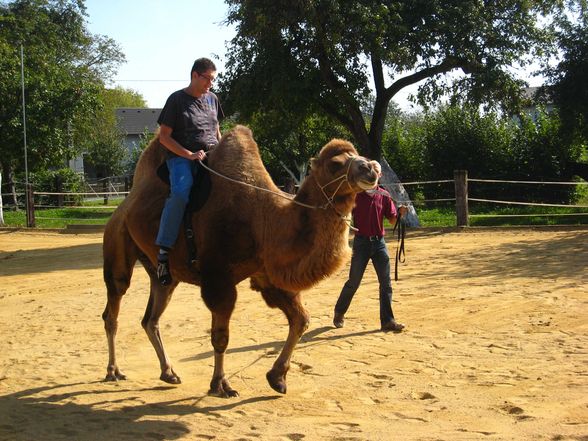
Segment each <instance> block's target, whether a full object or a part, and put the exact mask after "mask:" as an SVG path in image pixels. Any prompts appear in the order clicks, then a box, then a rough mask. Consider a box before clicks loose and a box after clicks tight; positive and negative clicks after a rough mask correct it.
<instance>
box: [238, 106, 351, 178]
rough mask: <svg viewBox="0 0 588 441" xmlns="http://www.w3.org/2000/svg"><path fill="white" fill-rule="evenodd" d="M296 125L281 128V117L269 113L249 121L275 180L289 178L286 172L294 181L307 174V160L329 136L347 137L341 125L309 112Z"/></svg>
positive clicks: (263, 113) (258, 114)
mask: <svg viewBox="0 0 588 441" xmlns="http://www.w3.org/2000/svg"><path fill="white" fill-rule="evenodd" d="M297 124H298V125H297V126H294V125H292V121H290V123H289V124H288V128H287V129H286V128H285V127H284V122H283V119H281V118H277V117H275V115H272V114H270V113H269V112H258V113H256V114H254V115H253V116H252V118H251V120H250V121H249V126H250V127H251V129H252V130H253V133H254V136H255V139H256V141H257V143H258V144H259V148H260V152H261V156H262V159H263V162H264V164H265V165H266V167H267V169H268V171H269V172H270V174H271V175H272V176H273V177H274V179H276V180H277V182H278V183H284V182H285V181H286V180H288V175H289V173H288V171H290V173H293V174H295V176H292V175H290V177H292V178H294V179H295V181H297V183H300V182H299V181H300V180H301V179H302V178H304V176H305V175H306V170H307V166H308V164H309V162H310V159H311V158H312V157H313V156H315V155H317V154H318V152H319V150H320V149H321V148H322V147H323V146H324V145H325V144H326V143H327V142H329V141H330V140H331V139H332V138H336V137H338V138H349V134H348V133H347V132H346V131H345V130H344V129H343V128H342V127H340V126H337V125H334V124H332V122H331V121H330V120H329V119H328V118H326V117H324V116H320V115H316V114H315V115H309V116H308V117H307V118H306V119H304V120H302V121H297Z"/></svg>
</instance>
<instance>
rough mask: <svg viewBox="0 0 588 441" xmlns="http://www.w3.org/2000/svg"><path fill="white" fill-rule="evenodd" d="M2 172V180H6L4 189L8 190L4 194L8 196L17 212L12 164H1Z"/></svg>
mask: <svg viewBox="0 0 588 441" xmlns="http://www.w3.org/2000/svg"><path fill="white" fill-rule="evenodd" d="M2 171H3V175H4V178H5V179H6V185H5V188H6V187H7V188H8V191H7V192H6V193H8V194H10V197H11V198H12V205H14V209H15V210H16V211H18V196H17V194H16V184H15V183H14V169H13V168H12V164H10V163H8V164H3V166H2Z"/></svg>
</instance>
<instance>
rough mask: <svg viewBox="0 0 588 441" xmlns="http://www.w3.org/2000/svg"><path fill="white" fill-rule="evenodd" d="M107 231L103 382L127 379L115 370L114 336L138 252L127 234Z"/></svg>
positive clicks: (111, 230)
mask: <svg viewBox="0 0 588 441" xmlns="http://www.w3.org/2000/svg"><path fill="white" fill-rule="evenodd" d="M113 230H114V229H109V228H107V229H106V231H105V233H104V245H103V254H104V282H105V283H106V291H107V297H108V300H107V302H106V308H105V309H104V312H103V313H102V319H103V320H104V329H105V330H106V338H107V340H108V366H107V367H106V378H105V381H117V380H125V379H126V378H127V377H126V375H125V374H124V373H123V372H122V371H121V370H120V368H119V367H118V363H117V361H116V343H115V341H116V332H117V330H118V314H119V311H120V303H121V300H122V297H123V295H124V294H125V292H126V291H127V289H128V288H129V285H130V284H131V276H132V275H133V268H134V265H135V262H136V261H137V257H138V252H137V248H136V246H135V244H134V243H133V241H132V240H131V238H130V236H129V235H128V233H127V232H126V231H124V232H120V231H117V232H115V231H113Z"/></svg>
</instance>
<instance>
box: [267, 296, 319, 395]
mask: <svg viewBox="0 0 588 441" xmlns="http://www.w3.org/2000/svg"><path fill="white" fill-rule="evenodd" d="M262 295H263V298H264V299H265V301H266V302H267V304H268V305H269V306H271V307H277V308H280V309H281V310H282V311H283V312H284V314H286V317H287V318H288V325H289V330H288V338H287V340H286V343H285V344H284V347H283V349H282V352H281V353H280V356H279V357H278V359H277V360H276V361H275V363H274V365H273V367H272V368H271V370H270V371H269V372H268V373H267V374H266V378H267V381H268V382H269V384H270V386H271V387H272V389H274V390H275V391H277V392H280V393H281V394H285V393H286V389H287V385H286V374H287V373H288V369H289V368H290V358H291V357H292V353H293V352H294V348H295V347H296V345H297V344H298V341H299V340H300V337H302V334H304V331H306V329H307V328H308V323H309V315H308V313H307V312H306V310H305V309H304V307H303V306H302V299H301V297H302V296H301V294H300V293H291V292H287V291H282V290H280V289H276V288H264V289H263V290H262Z"/></svg>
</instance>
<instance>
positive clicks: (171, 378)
mask: <svg viewBox="0 0 588 441" xmlns="http://www.w3.org/2000/svg"><path fill="white" fill-rule="evenodd" d="M159 379H160V380H161V381H165V382H166V383H169V384H181V383H182V380H180V377H178V376H177V375H176V373H175V372H173V371H172V373H171V374H161V377H159Z"/></svg>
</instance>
